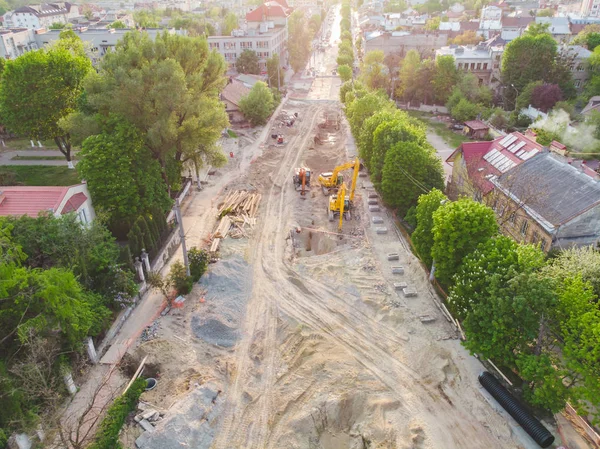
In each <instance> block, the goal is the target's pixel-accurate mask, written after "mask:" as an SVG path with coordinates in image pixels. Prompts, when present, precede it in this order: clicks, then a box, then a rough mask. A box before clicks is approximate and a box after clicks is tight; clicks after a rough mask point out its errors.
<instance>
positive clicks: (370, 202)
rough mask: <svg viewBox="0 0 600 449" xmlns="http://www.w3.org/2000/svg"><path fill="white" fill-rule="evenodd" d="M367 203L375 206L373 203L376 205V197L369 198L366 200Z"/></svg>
mask: <svg viewBox="0 0 600 449" xmlns="http://www.w3.org/2000/svg"><path fill="white" fill-rule="evenodd" d="M367 204H368V205H369V206H375V205H377V199H376V198H372V199H370V200H368V201H367Z"/></svg>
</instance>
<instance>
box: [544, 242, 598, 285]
mask: <svg viewBox="0 0 600 449" xmlns="http://www.w3.org/2000/svg"><path fill="white" fill-rule="evenodd" d="M544 270H545V272H546V273H547V275H548V277H551V278H553V279H557V280H559V281H560V282H565V281H566V280H567V279H569V278H575V277H577V276H581V278H582V279H583V281H584V282H589V283H590V285H591V286H592V288H593V291H594V294H595V295H596V296H597V297H600V252H598V251H597V250H595V249H594V248H592V247H589V246H583V247H579V248H569V249H565V250H563V251H561V252H560V254H559V255H558V256H557V257H555V258H553V259H552V260H551V261H550V263H549V264H548V265H547V266H546V267H545V268H544Z"/></svg>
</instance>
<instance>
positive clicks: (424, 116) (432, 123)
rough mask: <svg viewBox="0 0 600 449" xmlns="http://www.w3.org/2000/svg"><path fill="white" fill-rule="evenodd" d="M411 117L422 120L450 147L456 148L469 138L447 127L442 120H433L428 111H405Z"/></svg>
mask: <svg viewBox="0 0 600 449" xmlns="http://www.w3.org/2000/svg"><path fill="white" fill-rule="evenodd" d="M405 112H407V113H408V115H410V116H411V117H415V118H418V119H419V120H422V121H424V122H425V123H426V124H427V126H428V127H429V129H430V130H431V131H433V132H434V133H436V134H437V135H438V136H440V137H441V138H442V139H444V141H445V142H446V143H447V144H448V145H450V146H451V147H452V148H457V147H458V146H459V145H460V144H461V143H463V142H467V141H468V140H470V139H469V138H468V137H467V136H465V135H464V134H462V133H461V132H455V131H452V130H451V129H449V128H448V124H447V123H444V122H438V121H437V120H433V117H434V115H433V114H430V113H428V112H421V111H405Z"/></svg>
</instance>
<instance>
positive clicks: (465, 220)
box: [431, 198, 498, 285]
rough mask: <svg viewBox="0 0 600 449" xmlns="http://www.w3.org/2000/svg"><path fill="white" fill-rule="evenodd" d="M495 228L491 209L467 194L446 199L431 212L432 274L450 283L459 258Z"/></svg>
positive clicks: (495, 229)
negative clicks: (466, 195)
mask: <svg viewBox="0 0 600 449" xmlns="http://www.w3.org/2000/svg"><path fill="white" fill-rule="evenodd" d="M497 232H498V224H497V223H496V217H495V215H494V211H493V210H492V209H490V208H489V207H487V206H485V205H483V204H481V203H478V202H476V201H473V200H471V199H469V198H461V199H459V200H458V201H454V202H451V203H446V204H444V205H443V206H442V207H440V208H439V209H438V210H436V211H435V212H434V213H433V248H432V250H431V256H432V257H433V259H434V261H435V265H436V272H435V275H436V277H437V278H438V279H439V280H440V281H441V282H443V283H444V284H446V285H451V284H452V278H453V276H454V274H455V273H456V272H457V271H458V269H459V268H460V265H461V263H462V260H463V259H464V257H465V256H467V255H468V254H470V253H471V252H472V251H473V250H474V249H475V248H476V247H477V245H478V244H479V243H481V242H484V241H486V240H487V239H489V238H491V237H492V236H493V235H495V234H496V233H497Z"/></svg>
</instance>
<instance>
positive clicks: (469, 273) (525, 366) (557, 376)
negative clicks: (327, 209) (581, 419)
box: [412, 189, 600, 422]
mask: <svg viewBox="0 0 600 449" xmlns="http://www.w3.org/2000/svg"><path fill="white" fill-rule="evenodd" d="M416 221H417V227H416V229H415V231H414V233H413V236H412V237H413V242H414V245H415V248H416V250H417V252H418V254H419V256H420V257H421V258H422V260H423V261H424V262H425V263H427V264H431V263H432V261H434V260H435V275H436V277H437V278H438V279H439V280H440V281H441V282H442V283H443V284H444V285H445V286H447V287H449V288H450V294H449V297H448V304H449V306H450V308H451V310H452V311H453V312H454V313H455V314H456V315H457V316H458V317H459V318H460V319H461V321H462V324H463V328H464V332H465V335H466V341H465V342H464V345H465V346H466V347H467V348H468V349H469V350H470V351H471V352H472V353H477V354H480V355H481V356H483V357H484V358H490V359H492V360H494V362H495V363H496V364H498V365H499V366H501V367H503V368H506V369H507V370H508V371H513V372H514V373H517V374H518V375H519V377H520V378H521V379H522V381H523V383H522V385H521V386H520V389H521V390H522V392H523V396H524V398H525V399H526V400H527V401H528V402H529V403H530V404H532V405H534V406H538V407H542V408H546V409H548V410H550V411H552V412H556V411H559V410H560V409H562V408H563V407H564V406H565V403H566V402H567V401H569V402H570V403H571V404H573V405H574V406H575V408H576V409H577V410H578V411H579V412H580V413H582V414H585V415H587V414H590V415H591V416H593V420H595V422H598V419H599V418H600V414H599V413H598V410H597V409H595V408H594V407H593V404H598V403H599V401H600V380H599V379H600V357H599V356H600V352H599V351H600V307H599V303H598V297H599V295H600V284H599V283H598V279H600V252H598V251H597V250H595V249H594V248H579V249H569V250H565V251H563V252H561V253H560V254H558V255H557V256H556V257H555V258H551V259H546V257H545V255H544V253H543V252H542V251H541V250H540V249H539V247H538V246H533V245H522V244H519V243H516V242H515V241H514V240H512V239H510V238H508V237H504V236H501V235H499V234H498V224H497V222H496V219H495V214H494V211H493V210H492V209H490V208H489V207H487V206H485V205H483V204H481V203H477V202H475V201H473V200H471V199H467V198H463V199H460V200H458V201H454V202H450V201H448V199H447V198H446V197H445V196H444V194H443V193H442V192H441V191H439V190H436V189H432V190H431V191H430V192H429V193H427V194H424V195H421V196H420V197H419V200H418V206H417V208H416ZM508 371H507V372H508Z"/></svg>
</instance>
